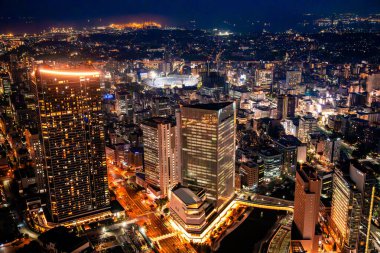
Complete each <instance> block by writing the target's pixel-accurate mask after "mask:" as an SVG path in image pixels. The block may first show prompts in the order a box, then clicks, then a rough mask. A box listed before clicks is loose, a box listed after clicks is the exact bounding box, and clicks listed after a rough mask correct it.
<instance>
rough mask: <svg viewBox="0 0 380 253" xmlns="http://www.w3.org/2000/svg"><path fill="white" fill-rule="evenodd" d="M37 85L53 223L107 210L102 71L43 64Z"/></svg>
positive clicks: (107, 193)
mask: <svg viewBox="0 0 380 253" xmlns="http://www.w3.org/2000/svg"><path fill="white" fill-rule="evenodd" d="M35 85H36V86H37V89H36V90H37V98H38V110H39V121H40V132H41V137H42V144H43V149H44V155H45V157H44V167H45V170H46V172H47V184H48V193H49V205H50V212H51V215H52V219H53V221H54V222H58V223H60V222H64V221H68V220H73V219H76V218H79V217H81V216H85V215H89V214H94V213H97V212H101V211H106V210H107V209H108V208H109V204H110V199H109V190H108V181H107V167H106V158H105V140H104V127H103V125H104V122H103V113H102V110H101V91H100V82H99V72H98V71H96V70H94V69H93V68H91V67H90V66H87V65H86V66H82V65H80V66H75V67H74V66H67V65H60V66H56V67H52V66H40V67H39V68H38V69H37V71H36V73H35Z"/></svg>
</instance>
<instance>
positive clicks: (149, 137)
mask: <svg viewBox="0 0 380 253" xmlns="http://www.w3.org/2000/svg"><path fill="white" fill-rule="evenodd" d="M175 128H176V124H175V121H174V120H173V119H169V118H163V117H154V118H150V119H146V120H144V121H143V122H142V123H141V129H142V131H143V142H144V171H145V177H146V178H145V180H146V182H147V184H148V189H149V190H150V191H151V192H153V193H154V194H155V195H156V196H157V197H166V196H168V194H169V192H170V189H171V188H172V187H174V186H175V185H176V184H178V183H179V182H180V168H179V167H178V163H177V160H178V159H179V157H177V148H179V147H178V146H177V143H176V139H175V137H176V135H175Z"/></svg>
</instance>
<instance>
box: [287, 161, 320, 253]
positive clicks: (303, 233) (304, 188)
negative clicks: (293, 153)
mask: <svg viewBox="0 0 380 253" xmlns="http://www.w3.org/2000/svg"><path fill="white" fill-rule="evenodd" d="M321 188H322V182H321V179H320V178H319V177H318V174H317V171H316V169H315V168H313V167H311V166H309V165H308V164H302V163H301V164H298V166H297V172H296V189H295V193H294V218H293V228H292V241H299V242H300V243H301V244H302V246H303V248H304V249H305V250H306V252H311V253H317V252H318V242H319V239H320V238H319V236H318V235H317V233H316V226H317V224H318V215H319V208H320V197H321Z"/></svg>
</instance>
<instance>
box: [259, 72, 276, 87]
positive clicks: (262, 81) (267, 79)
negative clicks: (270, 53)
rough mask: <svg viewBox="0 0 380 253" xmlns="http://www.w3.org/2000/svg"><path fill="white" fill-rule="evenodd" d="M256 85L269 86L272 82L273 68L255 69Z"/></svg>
mask: <svg viewBox="0 0 380 253" xmlns="http://www.w3.org/2000/svg"><path fill="white" fill-rule="evenodd" d="M255 84H256V86H266V87H268V86H271V85H272V84H273V69H256V71H255Z"/></svg>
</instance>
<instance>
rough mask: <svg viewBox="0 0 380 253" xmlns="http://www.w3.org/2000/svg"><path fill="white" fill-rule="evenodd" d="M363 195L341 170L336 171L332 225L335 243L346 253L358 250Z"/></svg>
mask: <svg viewBox="0 0 380 253" xmlns="http://www.w3.org/2000/svg"><path fill="white" fill-rule="evenodd" d="M361 204H362V194H361V193H360V191H359V190H358V189H356V186H355V183H354V182H353V181H351V179H350V177H349V176H347V175H345V174H344V173H343V172H342V171H341V170H339V169H336V170H335V175H334V178H333V194H332V203H331V224H332V228H333V229H334V231H335V234H336V238H334V239H335V241H336V243H337V244H338V245H339V247H340V248H341V249H342V250H343V251H345V252H351V251H352V250H353V251H355V250H357V248H358V242H359V229H360V219H361V213H362V205H361Z"/></svg>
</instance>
